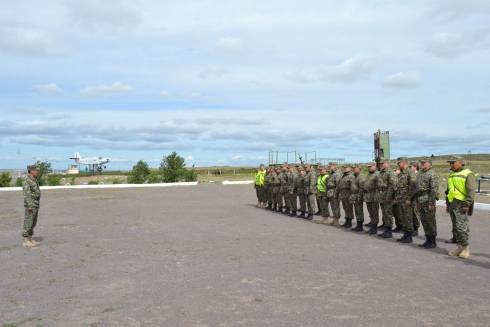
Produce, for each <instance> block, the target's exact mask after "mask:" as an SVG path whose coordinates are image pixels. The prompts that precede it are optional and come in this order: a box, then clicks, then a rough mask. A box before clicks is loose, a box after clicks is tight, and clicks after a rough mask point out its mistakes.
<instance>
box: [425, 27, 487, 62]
mask: <svg viewBox="0 0 490 327" xmlns="http://www.w3.org/2000/svg"><path fill="white" fill-rule="evenodd" d="M488 47H490V29H488V28H487V29H481V30H478V31H474V32H471V33H464V34H463V33H435V34H433V35H432V38H431V40H430V42H429V45H428V46H427V51H428V52H429V53H431V54H432V55H434V56H436V57H440V58H455V57H457V56H459V55H462V54H464V53H467V52H471V51H477V50H482V49H486V48H488Z"/></svg>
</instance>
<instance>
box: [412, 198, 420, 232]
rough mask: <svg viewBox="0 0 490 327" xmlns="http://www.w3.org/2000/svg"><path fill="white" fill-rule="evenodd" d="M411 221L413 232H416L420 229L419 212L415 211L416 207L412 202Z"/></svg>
mask: <svg viewBox="0 0 490 327" xmlns="http://www.w3.org/2000/svg"><path fill="white" fill-rule="evenodd" d="M412 221H413V230H414V231H415V230H418V229H419V227H420V212H419V210H418V209H417V205H416V204H415V203H414V202H412Z"/></svg>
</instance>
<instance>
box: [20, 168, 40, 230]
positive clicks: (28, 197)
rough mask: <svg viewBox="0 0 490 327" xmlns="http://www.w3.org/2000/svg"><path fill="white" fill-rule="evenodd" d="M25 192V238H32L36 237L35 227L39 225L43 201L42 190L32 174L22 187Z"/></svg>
mask: <svg viewBox="0 0 490 327" xmlns="http://www.w3.org/2000/svg"><path fill="white" fill-rule="evenodd" d="M22 189H23V191H24V208H25V217H24V230H23V232H22V236H23V237H31V236H32V235H34V227H36V224H37V215H38V213H39V204H40V200H41V190H40V189H39V184H38V182H37V180H36V179H35V178H34V177H32V176H31V175H30V174H28V175H27V177H26V179H25V181H24V184H23V186H22Z"/></svg>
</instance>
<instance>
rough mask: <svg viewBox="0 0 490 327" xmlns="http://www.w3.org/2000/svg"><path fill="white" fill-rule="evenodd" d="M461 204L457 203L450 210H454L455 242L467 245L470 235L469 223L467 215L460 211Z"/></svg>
mask: <svg viewBox="0 0 490 327" xmlns="http://www.w3.org/2000/svg"><path fill="white" fill-rule="evenodd" d="M461 207H462V206H461V205H457V206H456V207H455V208H454V209H452V211H453V212H454V218H455V219H454V232H455V236H456V242H457V243H458V244H459V245H461V246H467V245H468V240H469V236H470V224H469V220H468V215H467V214H465V213H463V212H462V211H461Z"/></svg>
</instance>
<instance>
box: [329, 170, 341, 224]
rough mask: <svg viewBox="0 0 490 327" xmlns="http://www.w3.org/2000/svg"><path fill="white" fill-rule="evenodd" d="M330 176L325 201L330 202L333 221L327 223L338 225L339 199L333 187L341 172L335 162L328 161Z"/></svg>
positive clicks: (337, 182) (335, 186)
mask: <svg viewBox="0 0 490 327" xmlns="http://www.w3.org/2000/svg"><path fill="white" fill-rule="evenodd" d="M329 166H330V176H329V177H328V179H327V202H328V203H329V204H330V208H331V209H332V217H333V221H332V222H330V223H328V224H329V225H334V226H338V225H339V219H340V200H339V198H338V197H337V192H336V191H335V189H336V188H337V185H338V184H339V181H340V179H341V178H342V172H341V171H340V169H338V168H337V164H336V163H335V162H330V163H329Z"/></svg>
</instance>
